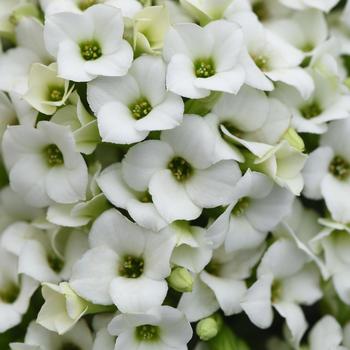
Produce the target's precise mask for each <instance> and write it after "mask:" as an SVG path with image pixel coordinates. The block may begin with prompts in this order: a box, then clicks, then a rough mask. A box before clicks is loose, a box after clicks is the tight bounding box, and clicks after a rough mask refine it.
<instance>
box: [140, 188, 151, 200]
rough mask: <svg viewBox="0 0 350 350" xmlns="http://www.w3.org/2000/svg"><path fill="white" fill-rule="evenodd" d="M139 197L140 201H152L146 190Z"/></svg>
mask: <svg viewBox="0 0 350 350" xmlns="http://www.w3.org/2000/svg"><path fill="white" fill-rule="evenodd" d="M139 199H140V202H142V203H152V196H151V194H150V193H149V192H148V191H147V192H144V193H142V194H141V195H140V197H139Z"/></svg>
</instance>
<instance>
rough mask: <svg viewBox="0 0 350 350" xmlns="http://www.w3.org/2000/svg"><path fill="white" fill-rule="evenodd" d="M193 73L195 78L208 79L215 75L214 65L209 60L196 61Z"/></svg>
mask: <svg viewBox="0 0 350 350" xmlns="http://www.w3.org/2000/svg"><path fill="white" fill-rule="evenodd" d="M194 72H195V74H196V77H197V78H209V77H211V76H213V75H214V74H215V65H214V62H213V60H212V59H211V58H207V59H198V60H196V61H195V62H194Z"/></svg>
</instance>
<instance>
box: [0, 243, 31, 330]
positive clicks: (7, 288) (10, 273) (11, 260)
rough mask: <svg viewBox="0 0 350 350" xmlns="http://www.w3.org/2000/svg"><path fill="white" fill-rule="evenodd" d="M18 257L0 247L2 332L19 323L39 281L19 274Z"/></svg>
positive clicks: (0, 322) (0, 326)
mask: <svg viewBox="0 0 350 350" xmlns="http://www.w3.org/2000/svg"><path fill="white" fill-rule="evenodd" d="M17 267H18V260H17V257H16V256H15V255H13V254H11V253H9V252H7V251H6V250H4V249H3V248H2V247H0V333H3V332H5V331H7V330H8V329H10V328H12V327H14V326H16V325H18V324H19V323H21V321H22V316H23V315H24V314H25V312H26V311H27V309H28V306H29V303H30V298H31V297H32V295H33V293H34V292H35V290H36V289H37V287H38V283H37V282H36V281H34V280H33V279H31V278H30V277H27V276H24V275H20V274H18V270H17Z"/></svg>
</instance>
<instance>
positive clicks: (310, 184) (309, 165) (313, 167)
mask: <svg viewBox="0 0 350 350" xmlns="http://www.w3.org/2000/svg"><path fill="white" fill-rule="evenodd" d="M332 158H333V151H332V149H331V148H330V147H318V148H317V149H316V150H315V151H313V152H312V153H311V154H310V155H309V158H308V159H307V161H306V164H305V166H304V169H303V178H304V182H305V188H304V194H305V196H306V197H308V198H312V199H320V198H321V197H322V194H321V183H322V180H323V178H324V177H325V176H326V175H327V173H328V167H329V163H330V162H331V160H332Z"/></svg>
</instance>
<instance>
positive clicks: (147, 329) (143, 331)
mask: <svg viewBox="0 0 350 350" xmlns="http://www.w3.org/2000/svg"><path fill="white" fill-rule="evenodd" d="M159 331H160V329H159V327H158V326H152V325H149V324H147V325H143V326H138V327H136V331H135V333H136V338H137V340H140V341H155V340H158V339H159V333H160V332H159Z"/></svg>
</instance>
